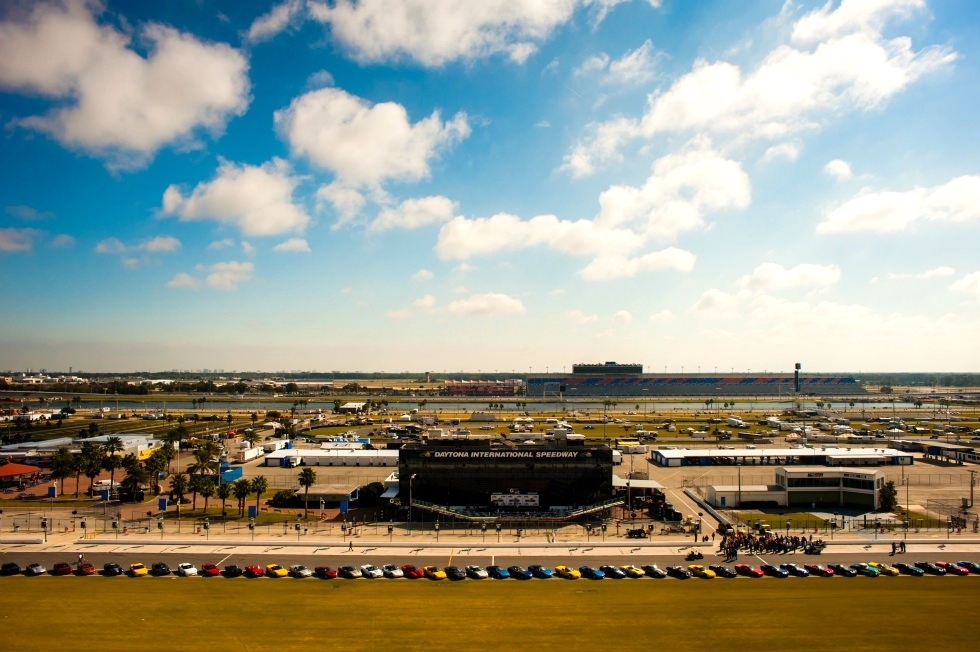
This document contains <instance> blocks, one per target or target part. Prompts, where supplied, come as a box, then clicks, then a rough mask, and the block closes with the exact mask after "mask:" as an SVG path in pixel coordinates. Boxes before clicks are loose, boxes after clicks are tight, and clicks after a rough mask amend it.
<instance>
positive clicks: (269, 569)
mask: <svg viewBox="0 0 980 652" xmlns="http://www.w3.org/2000/svg"><path fill="white" fill-rule="evenodd" d="M265 574H266V575H268V576H269V577H286V576H287V575H289V571H288V570H286V569H285V568H283V567H282V566H280V565H279V564H269V565H268V566H266V567H265Z"/></svg>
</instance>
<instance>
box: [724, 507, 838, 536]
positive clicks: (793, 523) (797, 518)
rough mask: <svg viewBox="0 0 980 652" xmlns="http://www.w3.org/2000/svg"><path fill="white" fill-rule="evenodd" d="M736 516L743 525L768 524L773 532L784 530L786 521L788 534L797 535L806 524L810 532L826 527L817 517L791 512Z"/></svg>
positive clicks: (825, 523)
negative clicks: (816, 528) (788, 523)
mask: <svg viewBox="0 0 980 652" xmlns="http://www.w3.org/2000/svg"><path fill="white" fill-rule="evenodd" d="M735 515H736V516H738V518H739V519H740V520H741V521H742V524H743V525H749V524H754V523H755V522H756V521H759V522H760V523H768V524H769V526H770V527H771V528H772V529H773V530H776V531H778V530H783V531H785V530H786V521H789V522H790V528H791V529H790V534H799V531H800V528H801V527H802V526H803V525H804V524H806V525H809V529H810V530H811V531H812V530H813V528H815V527H818V528H820V529H823V528H824V527H826V526H827V525H828V523H827V521H824V520H823V519H822V518H820V517H818V516H814V515H813V514H808V513H806V512H791V513H787V514H763V513H761V512H737V513H735Z"/></svg>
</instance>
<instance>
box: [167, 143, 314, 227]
mask: <svg viewBox="0 0 980 652" xmlns="http://www.w3.org/2000/svg"><path fill="white" fill-rule="evenodd" d="M298 183H299V179H298V178H297V177H294V176H291V175H290V167H289V164H288V163H286V162H285V161H283V160H281V159H278V158H274V159H272V160H271V161H269V162H268V163H265V164H263V165H261V166H255V165H235V164H234V163H231V162H229V161H222V162H221V164H220V166H219V167H218V171H217V175H216V176H215V178H214V179H213V180H211V181H207V182H201V183H199V184H197V186H196V187H195V188H194V190H193V191H192V192H191V194H190V195H187V196H184V194H183V193H182V192H181V190H180V188H179V187H177V186H176V185H172V186H170V187H169V188H167V190H166V191H165V192H164V193H163V214H164V215H175V216H177V217H178V218H179V219H180V220H181V221H182V222H190V221H198V220H214V221H216V222H220V223H222V224H230V225H233V226H236V227H238V229H239V230H240V231H241V232H242V233H243V234H245V235H255V236H267V235H279V234H282V233H288V232H290V231H292V232H302V231H303V230H304V229H305V228H306V225H307V223H309V221H310V218H309V216H308V215H307V214H306V210H305V209H304V208H303V207H302V206H300V205H298V204H296V203H294V202H293V190H294V189H295V188H296V185H297V184H298Z"/></svg>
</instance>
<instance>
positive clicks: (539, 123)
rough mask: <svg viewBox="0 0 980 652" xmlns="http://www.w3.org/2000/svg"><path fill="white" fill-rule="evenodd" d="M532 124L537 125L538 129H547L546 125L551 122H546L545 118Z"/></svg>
mask: <svg viewBox="0 0 980 652" xmlns="http://www.w3.org/2000/svg"><path fill="white" fill-rule="evenodd" d="M534 126H535V127H538V128H539V129H547V128H548V127H550V126H551V123H550V122H548V121H547V120H542V121H541V122H535V123H534Z"/></svg>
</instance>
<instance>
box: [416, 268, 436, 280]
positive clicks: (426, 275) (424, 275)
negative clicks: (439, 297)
mask: <svg viewBox="0 0 980 652" xmlns="http://www.w3.org/2000/svg"><path fill="white" fill-rule="evenodd" d="M435 277H436V275H435V274H433V273H432V272H430V271H429V270H427V269H420V270H419V271H417V272H415V273H414V274H412V280H413V281H416V282H421V281H431V280H432V279H434V278H435Z"/></svg>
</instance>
